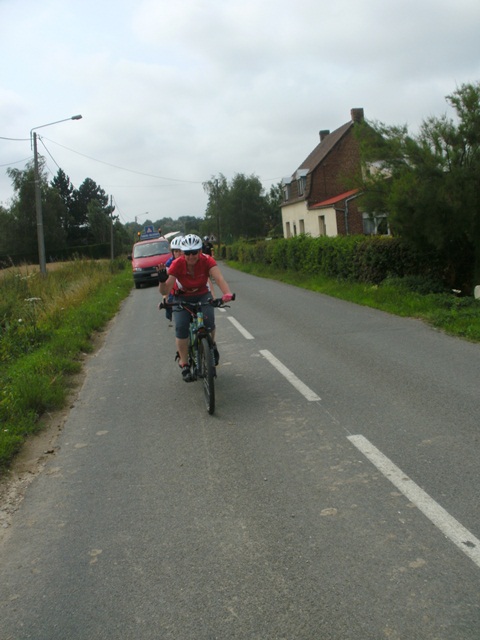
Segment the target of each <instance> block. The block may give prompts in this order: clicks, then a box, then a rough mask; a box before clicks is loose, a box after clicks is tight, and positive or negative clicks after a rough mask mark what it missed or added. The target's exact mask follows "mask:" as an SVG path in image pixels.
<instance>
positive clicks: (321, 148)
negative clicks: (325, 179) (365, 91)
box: [298, 120, 354, 172]
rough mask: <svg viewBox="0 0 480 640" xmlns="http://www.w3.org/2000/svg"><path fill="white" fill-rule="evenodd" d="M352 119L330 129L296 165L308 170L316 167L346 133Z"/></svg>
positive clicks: (351, 125) (351, 123)
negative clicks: (330, 131)
mask: <svg viewBox="0 0 480 640" xmlns="http://www.w3.org/2000/svg"><path fill="white" fill-rule="evenodd" d="M353 124H354V123H353V120H350V121H349V122H346V123H345V124H344V125H342V126H341V127H339V128H338V129H335V131H332V133H329V134H328V135H327V136H325V137H324V139H323V140H322V141H321V142H319V143H318V144H317V146H316V147H315V149H314V150H313V151H312V152H311V153H310V154H309V155H308V156H307V157H306V158H305V160H304V161H303V162H302V164H301V165H300V166H299V167H298V169H299V170H301V169H308V170H309V172H311V171H313V169H315V167H317V166H318V165H319V164H320V163H321V162H322V161H323V160H324V159H325V157H326V156H327V155H328V154H329V153H330V151H331V150H332V149H333V148H334V147H335V145H336V144H337V143H338V142H339V140H341V138H343V136H344V135H345V134H346V133H347V131H348V130H349V129H350V128H351V127H353Z"/></svg>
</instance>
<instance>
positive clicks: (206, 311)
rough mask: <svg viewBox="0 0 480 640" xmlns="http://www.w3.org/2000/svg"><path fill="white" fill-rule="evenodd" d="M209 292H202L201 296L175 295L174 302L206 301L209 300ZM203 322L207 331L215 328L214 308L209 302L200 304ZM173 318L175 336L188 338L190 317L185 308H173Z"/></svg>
mask: <svg viewBox="0 0 480 640" xmlns="http://www.w3.org/2000/svg"><path fill="white" fill-rule="evenodd" d="M211 298H212V294H211V293H204V294H203V295H201V296H181V295H180V296H176V297H175V298H174V302H208V301H209V300H211ZM202 311H203V323H204V324H205V326H206V327H207V329H208V331H213V329H215V308H214V307H212V306H211V305H209V304H206V305H205V306H202ZM173 317H174V318H175V337H177V338H180V339H185V338H188V326H189V324H190V318H191V317H192V316H191V314H190V313H189V312H188V311H185V309H175V310H174V312H173Z"/></svg>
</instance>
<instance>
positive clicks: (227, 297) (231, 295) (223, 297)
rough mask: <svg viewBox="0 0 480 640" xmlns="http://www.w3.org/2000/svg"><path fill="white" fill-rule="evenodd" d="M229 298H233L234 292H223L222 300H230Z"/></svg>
mask: <svg viewBox="0 0 480 640" xmlns="http://www.w3.org/2000/svg"><path fill="white" fill-rule="evenodd" d="M231 300H235V294H234V293H225V294H223V296H222V302H230V301H231Z"/></svg>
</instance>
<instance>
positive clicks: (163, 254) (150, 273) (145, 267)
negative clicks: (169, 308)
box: [128, 237, 172, 289]
mask: <svg viewBox="0 0 480 640" xmlns="http://www.w3.org/2000/svg"><path fill="white" fill-rule="evenodd" d="M171 255H172V253H171V251H170V243H169V242H168V240H165V238H162V237H161V238H153V239H152V240H142V241H140V242H136V243H135V244H134V245H133V249H132V255H131V256H128V258H129V260H131V261H132V271H133V281H134V283H135V288H136V289H139V288H140V285H142V284H146V283H147V282H153V283H155V284H158V274H157V269H156V267H157V265H159V264H160V263H165V262H166V261H167V260H168V259H169V258H170V257H171Z"/></svg>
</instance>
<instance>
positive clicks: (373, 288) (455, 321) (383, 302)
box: [227, 261, 480, 342]
mask: <svg viewBox="0 0 480 640" xmlns="http://www.w3.org/2000/svg"><path fill="white" fill-rule="evenodd" d="M227 264H228V265H229V266H231V267H232V268H234V269H238V270H239V271H243V272H244V273H251V274H252V275H255V276H259V277H262V278H270V279H272V280H278V281H280V282H285V283H288V284H292V285H295V286H297V287H302V288H304V289H310V290H311V291H318V292H319V293H324V294H326V295H329V296H332V297H335V298H341V299H342V300H348V301H349V302H354V303H355V304H360V305H364V306H368V307H372V308H374V309H379V310H381V311H386V312H388V313H392V314H395V315H399V316H403V317H408V318H417V319H419V320H423V321H424V322H426V323H428V324H429V325H431V326H433V327H435V328H437V329H441V330H442V331H445V332H446V333H448V334H450V335H453V336H457V337H459V338H463V339H466V340H469V341H471V342H480V300H475V299H474V298H466V297H464V298H460V297H457V296H455V295H454V294H445V293H428V294H423V293H419V292H417V291H414V290H412V289H411V287H412V286H413V285H414V283H412V282H411V281H409V280H407V279H405V280H402V279H399V278H396V279H391V280H385V281H384V282H383V283H382V284H380V285H371V284H362V283H356V282H342V281H337V280H332V279H328V278H325V277H323V276H319V275H309V274H305V273H298V272H293V271H284V270H279V269H273V268H272V267H269V266H267V265H262V264H252V263H247V264H243V263H240V262H232V261H229V262H227Z"/></svg>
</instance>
